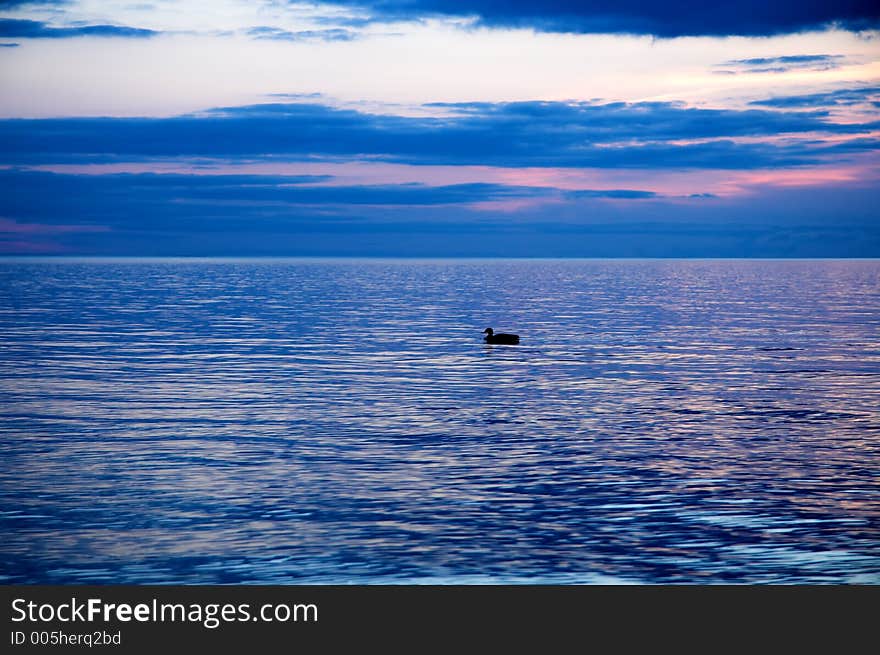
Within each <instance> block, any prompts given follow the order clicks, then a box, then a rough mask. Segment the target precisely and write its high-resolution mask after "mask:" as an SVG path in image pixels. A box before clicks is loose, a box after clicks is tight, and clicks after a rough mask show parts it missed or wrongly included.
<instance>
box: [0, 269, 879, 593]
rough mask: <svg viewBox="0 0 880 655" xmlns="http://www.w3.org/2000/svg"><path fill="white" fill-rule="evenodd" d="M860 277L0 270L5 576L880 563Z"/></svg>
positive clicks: (518, 573)
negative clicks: (496, 335) (489, 332)
mask: <svg viewBox="0 0 880 655" xmlns="http://www.w3.org/2000/svg"><path fill="white" fill-rule="evenodd" d="M878 283H880V264H878V263H877V262H736V261H733V262H704V261H689V262H684V261H662V262H660V261H649V262H598V261H593V262H589V261H588V262H570V261H569V262H567V261H558V262H553V261H544V262H512V261H511V262H504V261H502V262H497V261H495V262H486V261H471V262H448V261H447V262H427V263H425V262H363V261H362V262H315V261H295V260H292V261H274V262H247V261H236V262H211V261H207V262H196V263H193V262H185V261H172V262H157V261H149V260H147V261H143V262H134V263H131V262H111V263H106V262H103V263H95V262H88V261H78V262H63V263H7V264H3V265H0V294H2V299H3V302H2V303H0V333H2V334H3V337H2V339H0V362H2V364H3V366H2V367H0V398H2V410H0V411H2V417H3V418H2V422H0V446H2V449H3V459H2V462H3V463H2V469H0V490H2V496H0V526H2V527H0V529H2V532H3V534H4V540H3V544H2V545H0V553H2V555H3V557H2V564H0V574H2V575H3V576H5V577H4V579H5V581H7V582H97V583H102V582H104V583H109V582H135V583H146V582H169V583H171V582H192V583H211V582H244V583H247V582H264V583H284V582H367V583H369V582H409V581H415V582H424V581H432V582H442V581H449V582H476V581H480V582H485V581H491V582H586V583H589V582H609V581H611V582H626V581H628V582H875V583H876V582H880V557H878V551H877V543H878V509H880V500H878V494H877V487H876V475H877V462H878V445H880V440H878V435H880V420H878V418H880V411H878V407H880V402H878V401H880V384H878V374H880V366H878V364H880V338H878V335H880V331H878V329H877V328H878V324H880V312H878V309H880V298H878V289H880V284H878ZM486 325H493V326H496V328H497V329H499V330H502V329H510V330H512V331H516V332H518V333H519V334H520V335H521V336H522V344H521V345H520V346H518V347H505V346H488V345H486V344H483V343H482V342H481V334H480V332H481V331H482V329H483V328H485V326H486Z"/></svg>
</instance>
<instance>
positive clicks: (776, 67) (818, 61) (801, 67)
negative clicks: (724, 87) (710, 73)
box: [715, 55, 846, 75]
mask: <svg viewBox="0 0 880 655" xmlns="http://www.w3.org/2000/svg"><path fill="white" fill-rule="evenodd" d="M845 59H846V57H844V56H843V55H786V56H783V57H752V58H750V59H733V60H730V61H727V62H724V63H723V64H721V66H726V67H728V68H726V69H721V70H717V71H715V72H716V73H722V74H728V75H737V74H740V73H750V74H754V73H787V72H789V71H827V70H833V69H835V68H840V66H842V65H843V62H844V60H845ZM730 67H732V68H733V70H730Z"/></svg>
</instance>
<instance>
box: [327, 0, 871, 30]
mask: <svg viewBox="0 0 880 655" xmlns="http://www.w3.org/2000/svg"><path fill="white" fill-rule="evenodd" d="M333 4H337V5H344V6H347V7H355V8H358V9H361V10H363V11H367V12H369V13H370V14H371V15H372V16H373V17H382V18H385V19H387V20H414V19H419V18H424V17H430V16H443V17H449V16H452V17H476V19H477V22H478V24H479V25H483V26H486V27H501V28H531V29H534V30H537V31H547V32H569V33H612V34H651V35H654V36H657V37H662V38H674V37H680V36H731V35H739V36H770V35H776V34H788V33H793V32H803V31H807V30H815V29H823V28H825V27H827V26H835V27H840V28H842V29H847V30H855V31H861V30H868V29H876V28H877V27H878V26H880V9H878V5H877V3H876V2H875V0H842V1H841V2H802V1H800V0H775V1H774V2H767V1H766V0H741V1H740V2H735V3H733V2H728V3H706V2H690V1H689V0H648V1H645V0H614V1H613V2H612V1H611V0H545V1H544V2H534V1H533V0H505V1H504V2H500V1H499V0H334V2H333Z"/></svg>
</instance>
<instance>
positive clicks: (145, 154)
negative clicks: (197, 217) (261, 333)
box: [0, 102, 880, 169]
mask: <svg viewBox="0 0 880 655" xmlns="http://www.w3.org/2000/svg"><path fill="white" fill-rule="evenodd" d="M428 108H430V109H433V110H434V111H435V112H436V111H438V110H443V111H445V112H447V113H448V114H449V115H446V116H440V117H437V116H432V117H424V116H421V117H412V116H397V115H387V114H385V115H380V114H367V113H362V112H358V111H355V110H352V109H339V108H333V107H328V106H324V105H320V104H311V103H270V104H261V105H250V106H243V107H224V108H218V109H214V110H210V111H206V112H203V113H200V114H193V115H185V116H177V117H171V118H56V119H6V120H0V162H5V163H7V164H16V163H17V164H33V163H38V162H88V161H118V160H132V159H148V158H156V157H161V158H174V157H212V158H228V159H243V158H249V159H262V160H265V159H278V158H282V159H287V160H296V161H304V160H325V161H326V160H329V161H338V160H376V161H386V162H394V163H406V164H435V165H437V164H439V165H486V166H500V167H525V166H531V167H567V168H571V167H575V168H578V167H598V168H627V167H628V168H672V169H674V168H716V169H753V168H766V167H781V166H804V165H813V164H817V163H822V161H824V159H825V158H827V157H829V156H831V155H841V154H845V153H847V152H855V151H865V150H871V149H876V148H877V147H878V144H877V143H876V141H875V140H872V139H871V138H870V137H869V136H868V135H869V133H870V131H871V130H876V129H877V128H878V127H880V122H877V121H873V122H866V123H845V124H844V123H835V122H833V121H832V120H830V118H829V115H828V113H827V112H825V111H793V112H785V111H779V110H775V109H773V110H771V109H747V110H735V109H703V108H693V107H684V106H681V105H678V104H675V103H660V102H651V103H606V104H593V103H583V102H570V103H566V102H511V103H459V104H444V105H431V106H429V107H428ZM821 134H827V135H829V136H835V137H837V139H836V140H830V139H829V141H828V142H825V141H823V139H822V138H821V137H818V136H817V135H821ZM798 135H803V137H802V138H801V139H797V138H794V137H798ZM782 136H785V137H789V138H788V139H786V140H779V141H776V140H775V139H776V138H777V137H782ZM840 137H849V138H852V137H858V138H859V139H860V141H859V142H858V143H857V145H856V146H853V145H848V143H849V142H848V141H846V140H843V141H841V140H840ZM854 143H855V142H854Z"/></svg>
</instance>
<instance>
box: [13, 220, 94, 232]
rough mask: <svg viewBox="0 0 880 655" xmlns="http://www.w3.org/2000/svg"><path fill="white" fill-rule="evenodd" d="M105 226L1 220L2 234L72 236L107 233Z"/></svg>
mask: <svg viewBox="0 0 880 655" xmlns="http://www.w3.org/2000/svg"><path fill="white" fill-rule="evenodd" d="M109 230H110V228H109V227H106V226H104V225H47V224H45V223H19V222H18V221H16V220H13V219H10V218H0V234H23V235H27V234H34V235H51V234H70V233H71V232H107V231H109Z"/></svg>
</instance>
